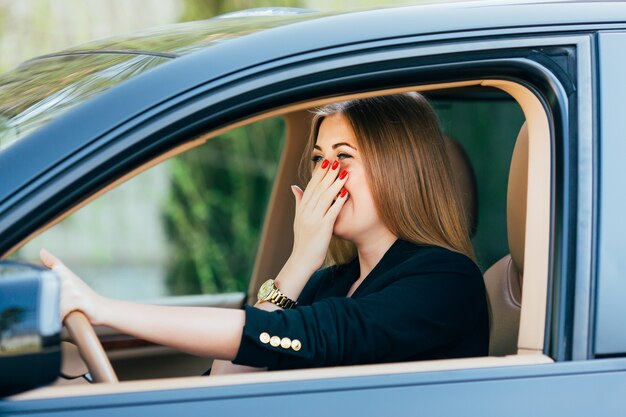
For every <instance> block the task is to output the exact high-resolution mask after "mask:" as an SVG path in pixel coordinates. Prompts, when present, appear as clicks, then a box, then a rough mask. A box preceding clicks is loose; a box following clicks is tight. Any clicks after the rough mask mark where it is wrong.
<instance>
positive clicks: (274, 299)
mask: <svg viewBox="0 0 626 417" xmlns="http://www.w3.org/2000/svg"><path fill="white" fill-rule="evenodd" d="M268 301H270V302H271V303H274V304H276V305H277V306H278V307H281V308H284V309H286V310H288V309H290V308H294V307H295V306H296V304H298V303H297V302H296V301H294V300H292V299H291V298H289V297H287V296H286V295H285V294H283V293H282V292H280V290H279V289H278V288H276V287H274V291H273V294H272V296H271V297H270V299H269V300H268Z"/></svg>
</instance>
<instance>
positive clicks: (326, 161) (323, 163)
mask: <svg viewBox="0 0 626 417" xmlns="http://www.w3.org/2000/svg"><path fill="white" fill-rule="evenodd" d="M328 164H330V162H329V161H328V159H324V161H323V162H322V169H326V167H327V166H328Z"/></svg>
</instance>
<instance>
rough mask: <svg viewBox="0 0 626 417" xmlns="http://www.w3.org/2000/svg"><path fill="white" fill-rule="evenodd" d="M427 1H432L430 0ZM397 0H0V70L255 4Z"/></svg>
mask: <svg viewBox="0 0 626 417" xmlns="http://www.w3.org/2000/svg"><path fill="white" fill-rule="evenodd" d="M431 1H432V0H431ZM419 2H420V1H419V0H414V1H398V0H17V1H16V0H0V73H2V72H4V71H7V70H9V69H11V68H13V67H15V66H16V65H18V64H19V63H21V62H22V61H25V60H27V59H29V58H32V57H35V56H38V55H42V54H46V53H50V52H56V51H59V50H62V49H65V48H68V47H71V46H75V45H77V44H80V43H83V42H87V41H91V40H95V39H98V38H103V37H108V36H113V35H121V34H125V33H130V32H134V31H137V30H141V29H146V28H151V27H155V26H162V25H167V24H171V23H177V22H186V21H192V20H202V19H208V18H211V17H213V16H216V15H219V14H222V13H228V12H233V11H237V10H243V9H250V8H254V7H268V6H282V7H301V8H306V9H313V10H319V11H342V10H355V9H368V8H376V7H389V6H398V5H406V4H415V3H419Z"/></svg>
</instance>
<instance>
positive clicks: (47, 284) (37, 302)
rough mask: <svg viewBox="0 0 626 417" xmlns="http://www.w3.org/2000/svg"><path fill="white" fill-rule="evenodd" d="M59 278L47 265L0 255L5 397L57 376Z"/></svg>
mask: <svg viewBox="0 0 626 417" xmlns="http://www.w3.org/2000/svg"><path fill="white" fill-rule="evenodd" d="M59 300H60V282H59V278H58V277H57V275H56V274H55V273H54V272H52V271H50V270H48V269H45V268H42V267H39V266H36V265H31V264H26V263H21V262H13V261H0V397H6V396H9V395H13V394H17V393H19V392H23V391H27V390H30V389H33V388H36V387H39V386H42V385H46V384H49V383H51V382H53V381H54V380H55V379H56V378H57V377H58V375H59V369H60V366H61V349H60V346H61V319H60V317H59V316H60V311H59V308H60V306H59Z"/></svg>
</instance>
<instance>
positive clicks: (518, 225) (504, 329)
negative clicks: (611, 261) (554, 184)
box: [485, 123, 528, 356]
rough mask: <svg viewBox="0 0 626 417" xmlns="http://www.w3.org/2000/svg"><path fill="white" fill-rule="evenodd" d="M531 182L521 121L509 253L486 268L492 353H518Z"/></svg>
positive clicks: (510, 196)
mask: <svg viewBox="0 0 626 417" xmlns="http://www.w3.org/2000/svg"><path fill="white" fill-rule="evenodd" d="M527 186H528V129H527V126H526V123H524V124H523V125H522V128H521V129H520V132H519V134H518V136H517V140H516V142H515V148H514V150H513V157H512V158H511V167H510V169H509V184H508V190H507V202H506V205H507V235H508V242H509V252H510V254H509V255H506V256H505V257H504V258H502V259H500V260H499V261H498V262H496V263H495V264H494V265H493V266H491V268H489V269H488V270H487V272H485V285H486V287H487V296H488V299H489V321H490V325H491V330H490V338H489V355H492V356H502V355H514V354H516V353H517V339H518V333H519V322H520V311H521V305H522V283H523V276H524V240H525V230H526V190H527Z"/></svg>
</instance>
